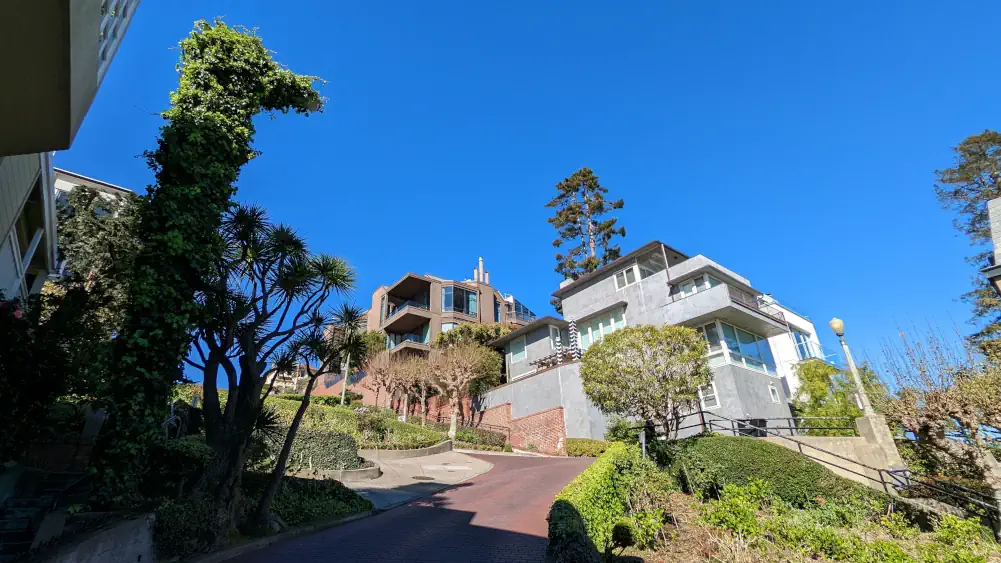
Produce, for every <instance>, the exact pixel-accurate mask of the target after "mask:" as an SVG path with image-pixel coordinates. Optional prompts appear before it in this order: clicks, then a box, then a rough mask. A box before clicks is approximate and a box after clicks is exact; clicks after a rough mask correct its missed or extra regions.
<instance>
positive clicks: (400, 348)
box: [389, 333, 431, 354]
mask: <svg viewBox="0 0 1001 563" xmlns="http://www.w3.org/2000/svg"><path fill="white" fill-rule="evenodd" d="M430 350H431V344H430V343H428V342H425V340H424V338H423V337H422V336H421V335H419V334H413V333H410V334H403V335H400V341H399V342H395V343H392V344H390V347H389V353H390V354H396V353H399V352H404V351H410V352H411V353H413V352H419V353H420V352H429V351H430Z"/></svg>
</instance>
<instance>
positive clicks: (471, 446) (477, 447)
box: [452, 440, 504, 452]
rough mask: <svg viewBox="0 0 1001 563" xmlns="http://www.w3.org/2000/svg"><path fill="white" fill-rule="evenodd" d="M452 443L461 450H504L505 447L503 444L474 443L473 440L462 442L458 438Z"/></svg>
mask: <svg viewBox="0 0 1001 563" xmlns="http://www.w3.org/2000/svg"><path fill="white" fill-rule="evenodd" d="M452 445H453V447H455V448H456V449H459V450H480V451H483V452H500V451H504V447H503V446H487V445H484V444H474V443H471V442H460V441H458V440H456V441H455V442H454V443H453V444H452Z"/></svg>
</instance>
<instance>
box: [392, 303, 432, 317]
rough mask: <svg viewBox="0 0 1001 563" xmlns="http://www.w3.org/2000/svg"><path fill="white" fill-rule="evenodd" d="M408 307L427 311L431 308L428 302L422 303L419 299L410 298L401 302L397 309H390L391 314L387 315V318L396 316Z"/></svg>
mask: <svg viewBox="0 0 1001 563" xmlns="http://www.w3.org/2000/svg"><path fill="white" fill-rule="evenodd" d="M407 307H414V308H415V309H423V310H425V311H427V310H429V309H430V307H428V306H427V304H426V303H421V302H419V301H411V300H409V299H408V300H406V301H404V302H403V303H400V304H399V305H397V306H396V308H395V309H393V310H392V311H390V312H389V314H388V315H386V320H387V321H388V320H389V319H391V318H393V317H395V316H396V315H397V314H399V313H400V312H402V311H403V310H404V309H406V308H407Z"/></svg>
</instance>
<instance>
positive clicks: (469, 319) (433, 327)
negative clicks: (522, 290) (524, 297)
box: [367, 258, 536, 354]
mask: <svg viewBox="0 0 1001 563" xmlns="http://www.w3.org/2000/svg"><path fill="white" fill-rule="evenodd" d="M535 318H536V317H535V313H533V312H532V311H531V310H530V309H529V308H528V307H526V306H525V305H524V304H522V303H521V302H520V301H518V300H517V299H515V298H514V296H512V295H510V294H504V293H501V292H500V291H499V290H497V289H496V288H495V287H494V286H492V285H491V284H490V272H489V271H487V270H485V269H484V267H483V258H480V259H479V262H478V265H477V266H476V267H475V268H474V269H473V275H472V278H469V279H464V280H450V279H445V278H441V277H438V276H434V275H431V274H425V275H419V274H414V273H407V274H405V275H404V276H403V277H401V278H400V279H399V280H397V281H396V282H395V283H393V284H392V285H388V286H382V287H379V288H378V289H376V290H375V291H374V292H373V293H372V306H371V308H370V309H369V312H368V317H367V323H368V327H369V328H370V329H372V330H377V329H378V330H382V331H383V332H385V333H386V348H387V349H388V350H390V353H392V354H414V353H417V354H423V353H427V351H429V350H430V349H431V343H433V342H434V340H435V338H437V336H438V334H440V333H442V332H448V331H449V330H451V329H453V328H455V327H456V326H458V325H460V324H462V323H478V324H489V323H504V324H511V325H514V326H516V327H520V326H524V325H526V324H528V323H530V322H532V321H534V320H535Z"/></svg>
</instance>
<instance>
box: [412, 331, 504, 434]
mask: <svg viewBox="0 0 1001 563" xmlns="http://www.w3.org/2000/svg"><path fill="white" fill-rule="evenodd" d="M496 355H497V353H496V352H494V351H493V350H490V349H488V348H486V347H484V346H481V345H479V344H475V343H472V342H466V343H462V344H457V345H455V346H452V347H451V348H447V349H445V350H443V351H442V352H441V354H440V355H438V354H436V355H432V356H429V357H428V359H427V360H425V361H430V362H433V363H432V366H433V367H432V370H433V373H434V385H435V387H437V389H438V391H439V392H440V393H441V395H442V397H444V398H446V399H447V400H448V406H449V410H450V411H451V414H452V420H451V422H450V423H449V427H448V437H449V438H451V439H453V440H454V439H455V433H456V431H457V430H458V416H459V404H460V403H461V402H462V399H463V398H464V397H466V396H467V395H468V394H469V388H470V386H471V385H472V384H473V383H474V382H475V381H477V380H478V379H481V378H484V377H489V376H490V375H491V374H492V370H493V369H494V368H495V363H496V359H495V356H496Z"/></svg>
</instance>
